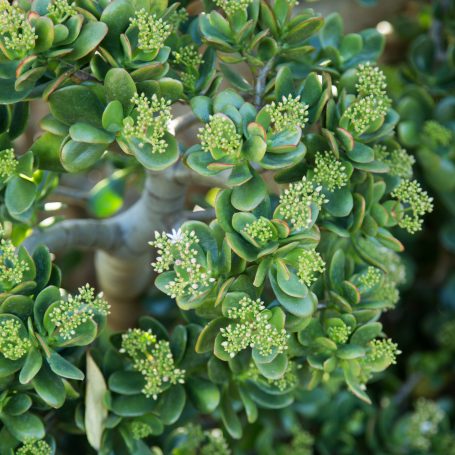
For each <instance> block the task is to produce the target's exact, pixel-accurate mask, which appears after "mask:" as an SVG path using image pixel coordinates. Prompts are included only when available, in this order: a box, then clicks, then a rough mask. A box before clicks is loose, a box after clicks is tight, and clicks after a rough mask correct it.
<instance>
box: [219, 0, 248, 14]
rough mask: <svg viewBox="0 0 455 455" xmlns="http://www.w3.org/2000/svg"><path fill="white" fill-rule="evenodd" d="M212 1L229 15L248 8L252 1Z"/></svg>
mask: <svg viewBox="0 0 455 455" xmlns="http://www.w3.org/2000/svg"><path fill="white" fill-rule="evenodd" d="M214 3H215V5H216V6H218V7H219V8H222V9H223V10H224V11H226V13H227V14H229V15H231V14H234V13H237V12H238V11H243V10H245V9H246V8H248V6H249V5H250V4H251V3H253V0H214Z"/></svg>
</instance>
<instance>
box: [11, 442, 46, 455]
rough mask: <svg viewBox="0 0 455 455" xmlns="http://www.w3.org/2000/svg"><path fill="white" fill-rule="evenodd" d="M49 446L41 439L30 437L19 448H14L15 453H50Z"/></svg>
mask: <svg viewBox="0 0 455 455" xmlns="http://www.w3.org/2000/svg"><path fill="white" fill-rule="evenodd" d="M51 454H52V448H51V446H50V445H49V444H48V443H47V442H46V441H43V440H36V439H32V440H30V441H27V442H25V443H24V444H23V445H22V446H21V447H19V449H17V450H16V452H15V455H51Z"/></svg>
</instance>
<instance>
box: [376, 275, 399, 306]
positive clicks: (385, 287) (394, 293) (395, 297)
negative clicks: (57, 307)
mask: <svg viewBox="0 0 455 455" xmlns="http://www.w3.org/2000/svg"><path fill="white" fill-rule="evenodd" d="M375 299H376V300H380V301H383V302H387V308H393V307H394V306H395V305H396V304H397V303H398V301H399V300H400V292H399V291H398V289H397V282H396V281H395V279H394V278H392V277H391V276H390V275H385V277H384V279H383V281H382V284H381V286H380V287H379V289H378V290H377V291H376V292H375Z"/></svg>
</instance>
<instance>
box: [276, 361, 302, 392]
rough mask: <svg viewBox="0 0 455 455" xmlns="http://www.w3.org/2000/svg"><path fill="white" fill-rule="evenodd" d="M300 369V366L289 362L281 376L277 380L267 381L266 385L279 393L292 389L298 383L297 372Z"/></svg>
mask: <svg viewBox="0 0 455 455" xmlns="http://www.w3.org/2000/svg"><path fill="white" fill-rule="evenodd" d="M301 368H302V365H300V364H298V363H297V362H292V361H289V363H288V367H287V369H286V371H285V373H284V374H283V376H281V378H278V379H268V383H269V384H270V385H273V386H275V387H277V388H278V389H279V390H280V391H284V390H287V389H292V388H294V387H296V386H297V384H298V383H299V377H298V370H300V369H301Z"/></svg>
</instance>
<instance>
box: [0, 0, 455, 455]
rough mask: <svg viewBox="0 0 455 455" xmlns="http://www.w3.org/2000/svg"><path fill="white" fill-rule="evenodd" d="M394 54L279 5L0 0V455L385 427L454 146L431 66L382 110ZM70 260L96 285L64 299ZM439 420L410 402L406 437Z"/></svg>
mask: <svg viewBox="0 0 455 455" xmlns="http://www.w3.org/2000/svg"><path fill="white" fill-rule="evenodd" d="M364 3H371V2H364ZM359 8H360V7H359ZM416 46H417V45H416ZM383 50H384V36H383V35H381V34H380V33H379V32H378V31H377V30H376V29H374V28H370V29H366V30H364V31H360V32H358V33H345V31H344V26H343V20H342V18H341V16H339V15H338V14H336V13H334V14H331V15H329V16H328V17H326V18H324V17H322V16H320V15H319V14H317V13H316V12H315V11H313V10H312V9H306V8H304V5H298V2H296V1H294V0H241V1H240V0H237V1H234V0H214V1H203V2H199V1H195V2H192V1H183V2H181V3H178V2H174V1H166V0H113V1H108V0H74V1H73V2H71V1H69V0H33V1H29V0H17V1H14V2H9V1H6V0H0V150H1V151H0V207H1V208H0V221H1V224H2V231H1V240H0V242H1V243H0V272H1V274H0V310H1V311H0V422H1V426H0V452H1V453H2V454H5V455H13V454H22V455H23V454H28V453H33V454H39V455H44V454H45V455H51V454H54V453H56V454H60V453H62V454H72V453H77V452H80V453H87V454H89V453H99V454H102V455H114V454H115V455H116V454H119V455H123V454H144V455H146V454H155V455H158V454H174V455H179V454H188V455H190V454H204V455H211V454H222V455H223V454H226V455H227V454H231V453H239V454H242V453H245V454H247V453H264V454H265V453H289V452H290V453H302V454H310V453H312V450H313V446H314V445H315V438H314V436H313V435H312V434H310V433H309V432H308V431H307V430H306V429H305V430H304V429H303V428H302V427H301V425H300V424H299V422H298V419H295V417H293V416H294V413H295V410H298V409H302V408H304V407H305V406H307V405H309V402H308V401H307V397H311V396H313V395H315V394H317V393H319V392H321V391H322V392H321V393H324V394H326V396H332V397H349V398H346V399H347V400H353V401H352V402H354V403H357V405H358V406H361V409H362V410H365V409H366V410H367V411H364V412H365V413H370V414H369V415H372V414H373V413H374V412H375V411H374V410H373V407H371V406H372V399H371V394H370V392H369V390H370V383H371V382H378V381H379V382H380V381H381V378H383V377H384V376H385V375H386V373H385V372H386V370H387V369H388V368H389V367H391V366H392V365H394V364H396V363H399V362H400V355H401V354H402V349H401V348H400V346H399V345H398V343H397V342H396V341H394V340H393V339H392V338H391V337H390V336H389V334H388V331H387V329H386V327H385V325H383V323H382V317H383V315H384V313H389V314H390V313H391V312H393V310H394V308H395V306H396V305H397V304H398V302H399V300H400V289H401V288H402V287H403V285H405V284H406V282H407V280H408V277H407V267H406V264H405V261H403V260H402V253H403V251H404V250H405V247H406V246H407V244H413V243H415V242H418V241H419V235H420V233H421V231H422V230H423V228H424V220H425V216H426V215H427V214H429V213H431V212H432V211H433V196H432V195H431V194H430V193H431V192H432V191H428V190H427V189H426V184H427V181H428V183H429V185H430V187H431V188H434V186H435V185H434V181H435V180H438V179H439V177H438V176H439V174H437V175H434V176H433V177H434V178H432V172H436V170H437V169H436V166H435V165H433V164H432V163H433V162H434V160H435V158H434V157H433V155H434V154H437V156H438V157H439V158H440V159H441V160H442V159H445V158H446V155H447V156H448V157H450V156H451V155H450V153H452V152H453V151H452V152H450V151H449V149H450V147H452V146H453V132H452V130H451V128H453V125H452V123H449V120H447V121H446V120H444V121H443V120H441V121H439V119H440V118H444V119H445V118H446V116H450V115H451V114H453V112H452V110H451V107H452V104H450V103H449V102H448V101H446V100H445V101H441V102H438V103H439V104H438V103H437V102H434V101H433V100H430V99H429V96H428V95H427V94H425V89H426V85H427V84H428V83H433V82H434V81H433V79H431V77H430V76H429V75H428V71H426V72H425V71H423V73H425V74H423V75H419V74H414V72H413V77H414V78H415V80H416V87H409V88H408V89H407V90H409V91H408V92H404V93H402V95H403V98H401V99H400V98H397V97H396V96H395V93H392V92H394V91H393V90H389V88H388V81H387V77H386V73H385V72H384V71H383V69H382V68H381V65H380V64H379V63H378V59H379V58H380V56H381V54H382V52H383ZM416 52H417V53H419V52H422V53H424V54H425V55H426V51H419V50H418V46H417V50H414V53H416ZM418 63H419V65H422V64H423V63H422V61H421V60H419V61H418ZM417 69H418V70H422V68H420V67H418V68H417ZM423 69H425V68H423ZM415 73H417V71H416V72H415ZM444 74H446V73H445V72H444ZM441 78H442V80H441V84H442V85H443V87H444V86H445V84H446V83H447V78H445V76H444V75H441ZM438 93H439V92H438ZM419 103H422V105H423V106H424V107H425V108H424V109H420V108H419V109H417V108H416V106H420V105H421V104H419ZM36 106H40V107H41V108H42V109H37V108H36ZM43 112H44V113H43ZM32 128H34V130H35V131H36V129H38V130H39V134H29V132H30V130H31V129H32ZM419 134H421V136H419ZM25 137H28V138H29V142H28V143H27V141H24V140H23V139H24V138H25ZM30 138H31V139H30ZM24 143H25V145H24ZM415 148H419V151H418V152H417V154H416V155H417V157H418V159H419V160H420V159H421V160H422V161H423V162H424V163H430V164H429V165H428V166H429V168H430V169H429V171H428V174H429V176H430V177H429V178H428V180H422V179H420V174H419V173H416V174H415V173H414V165H415V163H416V158H415V153H413V152H414V149H415ZM450 150H451V149H450ZM452 154H453V153H452ZM452 158H453V157H452ZM444 172H445V171H444ZM94 176H95V179H96V181H95V183H93V180H92V179H93V178H94ZM81 179H82V180H81ZM75 181H76V182H77V181H79V182H81V181H85V182H89V184H90V185H91V188H90V190H89V191H88V194H84V195H83V197H81V199H82V202H83V204H85V206H86V209H87V214H88V215H89V216H86V217H84V218H83V219H80V218H71V217H67V219H65V213H67V212H64V211H63V209H65V208H66V207H65V205H64V203H62V202H61V200H60V199H59V197H60V196H62V195H66V196H68V195H69V196H70V199H71V198H74V197H75V195H76V194H77V193H79V194H80V193H81V192H82V191H80V190H75V189H73V191H71V189H70V190H68V187H67V185H68V182H75ZM91 183H93V185H92V184H91ZM445 183H446V184H447V185H449V182H445ZM450 189H451V190H453V188H450ZM439 190H440V189H439V188H436V194H439ZM442 191H446V190H445V189H443V190H442ZM138 193H139V194H138ZM134 194H136V195H138V196H137V200H136V201H135V202H132V203H131V200H132V195H134ZM441 198H443V196H441ZM55 210H57V213H55ZM59 210H60V212H58V211H59ZM49 212H51V213H49ZM70 213H71V212H70ZM411 235H413V236H414V239H413V240H411ZM79 248H81V249H82V248H90V249H92V250H94V251H95V252H96V259H95V265H96V271H97V276H98V283H99V287H100V291H101V292H98V291H96V290H95V289H94V288H93V287H92V285H90V284H87V285H82V286H80V285H79V286H76V288H78V290H77V291H74V292H69V291H66V290H64V289H63V286H65V287H68V288H71V286H69V285H68V286H67V285H66V281H64V283H65V284H64V285H62V274H61V272H60V269H59V267H58V265H57V264H60V263H61V261H62V256H61V255H62V253H64V252H65V251H68V250H74V249H79ZM62 262H63V264H62V267H63V268H65V267H64V265H65V263H64V261H62ZM64 278H65V277H64ZM152 284H153V285H152ZM145 294H147V300H148V302H149V303H148V306H142V307H141V306H140V300H141V298H140V297H141V296H143V295H145ZM160 309H161V310H160ZM138 314H139V316H140V317H139V318H138V320H135V319H134V317H135V316H136V315H138ZM109 321H111V323H110V324H109ZM119 326H121V327H119ZM118 329H121V330H118ZM445 330H446V331H450V327H449V328H448V329H445ZM445 338H449V339H450V336H446V337H445ZM445 338H444V339H445ZM312 394H313V395H312ZM348 394H350V395H348ZM315 396H316V395H315ZM337 399H340V398H337ZM310 401H311V398H310ZM359 403H362V404H359ZM322 409H323V408H322V407H321V410H322ZM325 412H326V411H325ZM276 416H278V419H279V420H280V421H283V422H287V423H286V425H285V426H286V428H285V429H284V431H283V434H282V436H281V437H276V435H274V434H273V431H272V432H270V431H269V430H268V428H269V429H270V422H271V421H272V419H273V417H275V418H276ZM328 419H329V418H328ZM444 419H445V415H444V413H443V412H442V411H441V410H439V408H438V407H437V405H435V404H434V403H432V402H430V401H419V402H418V403H417V405H416V410H415V412H414V414H410V415H409V416H407V417H406V418H403V420H402V421H400V422H399V423H398V424H397V425H399V427H400V431H403V432H404V433H405V434H406V438H407V439H406V441H405V442H404V443H403V444H405V445H406V444H408V445H409V444H414V445H415V447H416V448H417V449H419V450H420V448H425V447H426V448H429V447H431V444H433V438H434V437H435V436H436V435H437V434H438V428H439V426H441V425H442V426H443V425H445V423H444V422H445V420H444ZM422 421H424V423H428V422H429V423H430V424H431V425H432V426H431V428H430V426H428V425H427V426H428V429H427V430H426V431H427V433H426V435H423V436H422V437H421V438H416V437H414V435H415V433H416V432H418V429H419V428H421V427H422ZM291 423H292V425H291ZM425 428H426V427H425ZM332 429H333V428H332ZM250 430H251V431H250ZM329 430H330V429H329ZM329 430H327V434H329ZM324 431H325V430H324ZM397 431H398V430H397ZM316 444H317V446H318V447H330V444H319V443H316ZM417 446H418V447H417ZM406 447H407V446H406ZM413 447H414V446H413ZM270 450H272V452H269V451H270ZM320 450H322V449H320ZM326 450H327V449H326ZM328 450H330V449H328ZM255 451H256V452H255ZM322 453H324V452H322ZM325 453H329V452H325Z"/></svg>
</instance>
